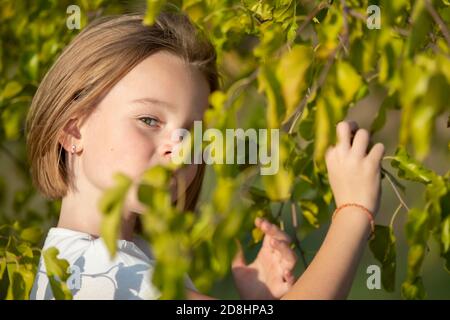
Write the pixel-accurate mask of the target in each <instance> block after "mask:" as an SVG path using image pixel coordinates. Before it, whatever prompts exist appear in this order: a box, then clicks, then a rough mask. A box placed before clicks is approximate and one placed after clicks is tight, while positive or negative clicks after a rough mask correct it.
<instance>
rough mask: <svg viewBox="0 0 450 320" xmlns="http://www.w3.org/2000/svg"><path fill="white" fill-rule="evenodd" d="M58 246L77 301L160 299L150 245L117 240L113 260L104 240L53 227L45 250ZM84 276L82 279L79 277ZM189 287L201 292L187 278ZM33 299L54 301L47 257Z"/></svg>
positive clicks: (35, 285) (40, 263)
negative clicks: (65, 261)
mask: <svg viewBox="0 0 450 320" xmlns="http://www.w3.org/2000/svg"><path fill="white" fill-rule="evenodd" d="M50 247H56V248H58V250H59V255H58V258H60V259H66V260H67V261H68V262H69V264H70V268H71V274H72V275H71V277H70V278H69V281H68V286H69V288H70V289H71V291H72V295H73V299H102V300H103V299H106V300H112V299H122V300H125V299H131V300H133V299H138V300H141V299H145V300H148V299H158V298H159V297H160V293H159V291H158V290H157V289H156V288H155V287H154V286H153V285H152V283H151V276H152V274H153V269H154V265H155V258H154V256H153V255H152V253H151V251H150V249H149V246H148V245H147V243H146V242H145V241H144V240H143V239H141V238H139V237H135V238H134V239H133V241H127V240H117V253H116V255H115V257H114V258H113V259H112V260H111V258H110V255H109V251H108V250H107V248H106V246H105V243H104V242H103V240H102V238H95V237H93V236H91V235H90V234H87V233H83V232H78V231H74V230H69V229H64V228H51V229H50V230H49V232H48V235H47V238H46V239H45V243H44V246H43V249H42V251H44V250H46V249H48V248H50ZM76 274H80V277H76V278H75V275H76ZM185 282H186V287H187V288H189V289H192V290H195V291H197V289H196V288H195V286H194V284H193V283H192V281H191V279H190V278H189V277H188V276H187V275H186V281H185ZM30 299H32V300H47V299H54V297H53V293H52V290H51V287H50V283H49V281H48V278H47V274H46V270H45V264H44V261H43V257H41V259H40V261H39V266H38V272H37V274H36V278H35V280H34V284H33V288H32V290H31V294H30Z"/></svg>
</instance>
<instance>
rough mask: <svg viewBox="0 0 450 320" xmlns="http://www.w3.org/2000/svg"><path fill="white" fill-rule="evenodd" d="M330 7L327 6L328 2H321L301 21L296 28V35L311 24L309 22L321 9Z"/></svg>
mask: <svg viewBox="0 0 450 320" xmlns="http://www.w3.org/2000/svg"><path fill="white" fill-rule="evenodd" d="M329 6H330V5H329V4H328V2H325V1H324V2H321V3H319V4H318V5H317V6H316V7H315V8H314V9H313V10H312V11H311V12H310V13H309V14H308V15H307V16H306V19H305V21H303V23H302V24H301V25H300V26H299V27H298V29H297V35H299V34H300V33H301V32H302V31H303V29H305V28H306V26H307V25H308V24H309V23H310V22H311V20H312V19H313V18H314V17H315V16H316V15H317V14H318V13H319V12H320V11H322V10H323V9H326V8H328V7H329Z"/></svg>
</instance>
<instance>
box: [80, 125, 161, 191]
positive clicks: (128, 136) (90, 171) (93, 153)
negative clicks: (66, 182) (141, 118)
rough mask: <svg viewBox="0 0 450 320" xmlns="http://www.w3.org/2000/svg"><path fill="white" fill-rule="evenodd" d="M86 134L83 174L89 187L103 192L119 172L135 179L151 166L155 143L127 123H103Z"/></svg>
mask: <svg viewBox="0 0 450 320" xmlns="http://www.w3.org/2000/svg"><path fill="white" fill-rule="evenodd" d="M90 128H93V129H92V130H88V131H87V132H86V133H85V134H86V135H87V137H86V144H85V146H84V151H83V171H84V173H85V175H86V177H87V178H88V179H89V180H90V182H91V183H93V184H94V185H96V186H97V187H98V188H99V189H105V188H107V187H109V186H111V185H112V184H113V183H114V179H113V176H114V174H115V173H116V172H122V173H124V174H126V175H127V176H129V177H131V178H132V179H137V178H138V177H139V176H140V174H141V173H142V172H143V171H144V170H145V169H146V168H147V166H148V165H149V164H150V160H151V158H152V155H153V154H154V152H155V149H156V145H155V144H154V141H152V139H150V138H149V137H148V135H144V133H142V132H140V131H139V130H138V128H136V127H133V125H132V122H127V121H110V120H107V121H103V122H100V123H98V124H97V125H95V126H90Z"/></svg>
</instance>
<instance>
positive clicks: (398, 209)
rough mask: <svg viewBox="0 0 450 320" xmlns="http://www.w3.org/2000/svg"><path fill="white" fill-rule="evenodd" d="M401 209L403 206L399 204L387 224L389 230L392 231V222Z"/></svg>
mask: <svg viewBox="0 0 450 320" xmlns="http://www.w3.org/2000/svg"><path fill="white" fill-rule="evenodd" d="M402 207H403V205H402V204H401V203H400V204H399V205H398V207H397V209H395V211H394V214H393V215H392V218H391V222H390V223H389V227H390V228H391V229H393V227H394V220H395V218H396V217H397V214H398V213H399V212H400V209H401V208H402Z"/></svg>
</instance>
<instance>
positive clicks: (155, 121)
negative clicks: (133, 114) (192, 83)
mask: <svg viewBox="0 0 450 320" xmlns="http://www.w3.org/2000/svg"><path fill="white" fill-rule="evenodd" d="M139 120H141V121H142V122H144V123H145V124H146V125H148V126H149V127H156V126H157V125H158V123H159V121H158V119H155V118H151V117H143V118H140V119H139Z"/></svg>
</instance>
